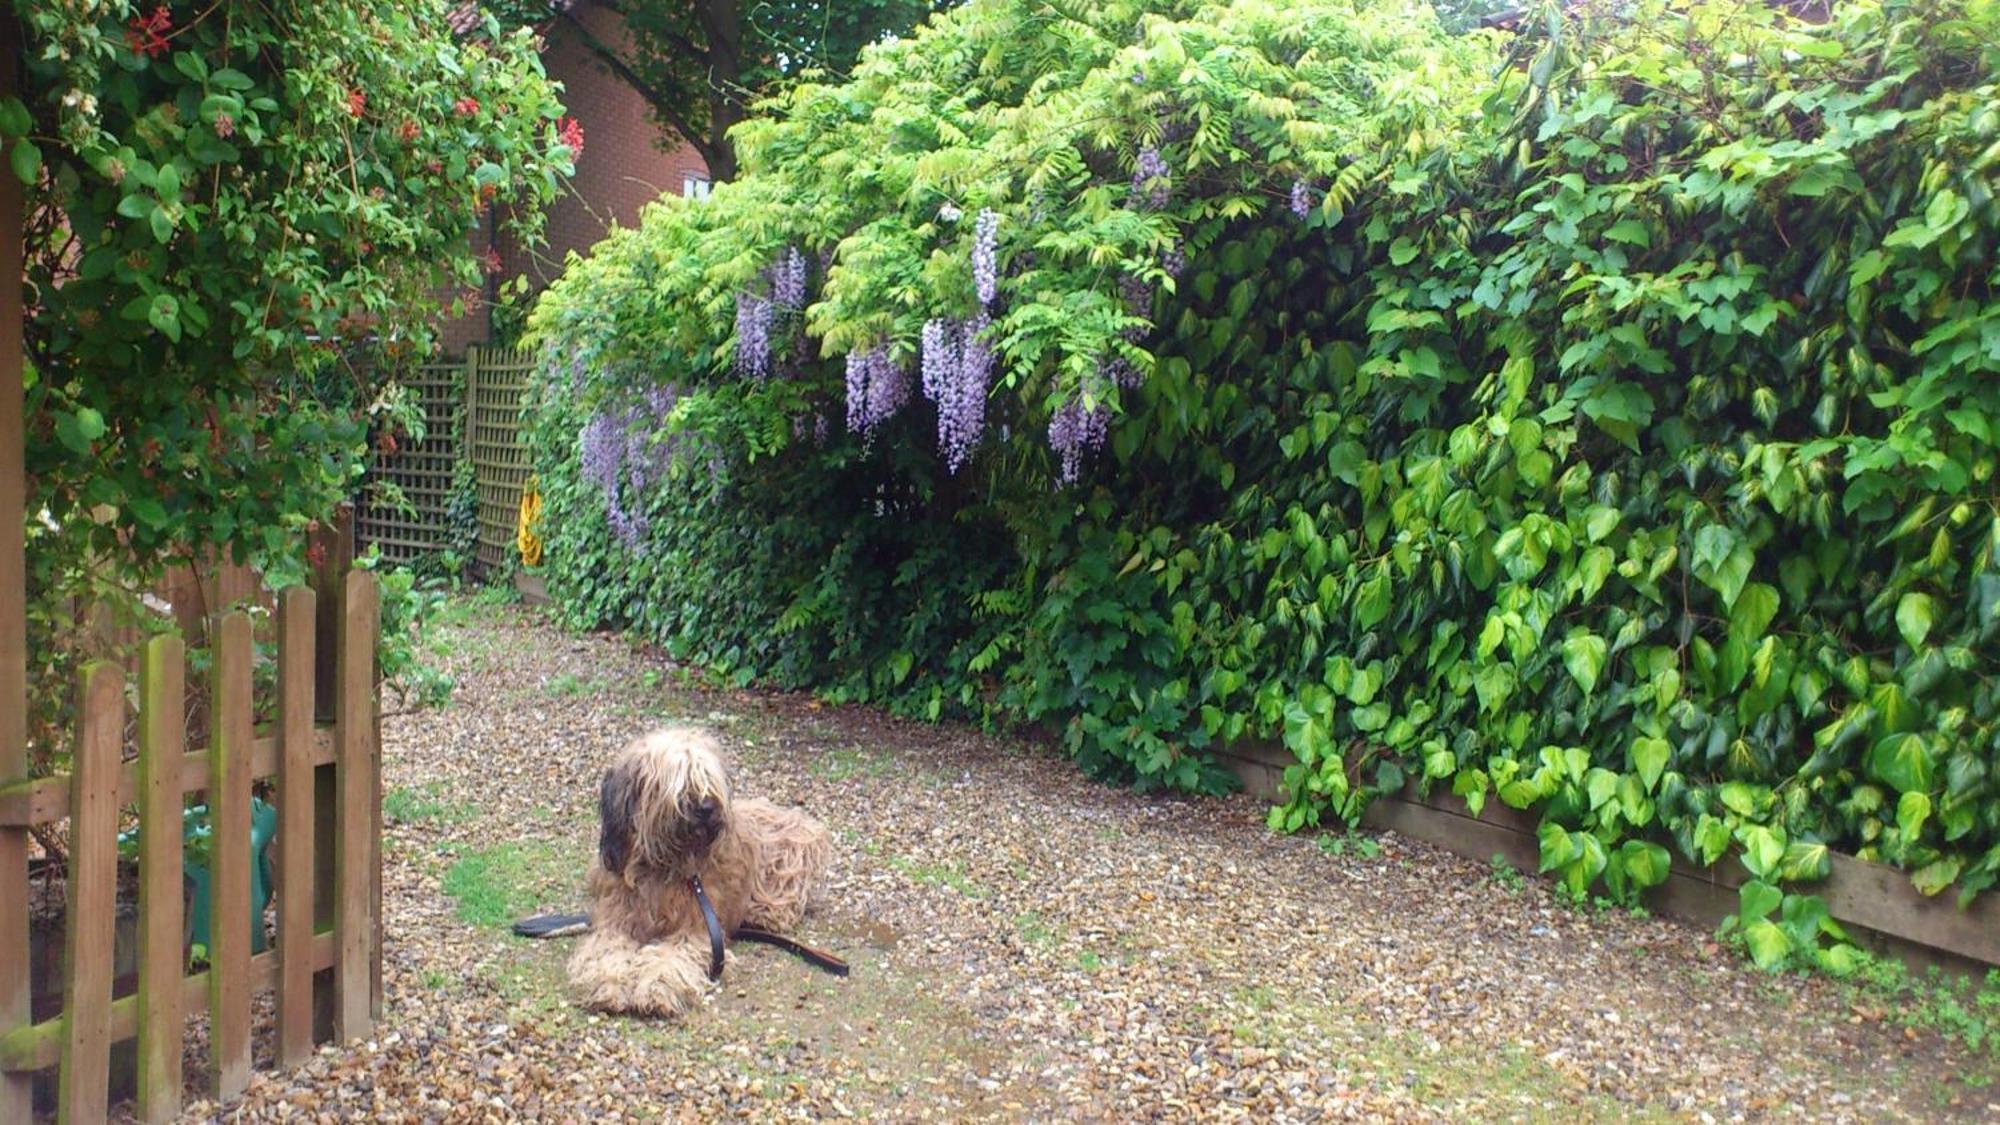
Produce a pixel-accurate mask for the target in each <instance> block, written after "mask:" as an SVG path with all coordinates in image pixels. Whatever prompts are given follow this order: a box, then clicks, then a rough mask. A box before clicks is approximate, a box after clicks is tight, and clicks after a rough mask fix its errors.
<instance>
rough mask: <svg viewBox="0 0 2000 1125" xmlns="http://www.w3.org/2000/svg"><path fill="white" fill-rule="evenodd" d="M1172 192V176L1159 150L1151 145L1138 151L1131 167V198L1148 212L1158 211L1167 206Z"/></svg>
mask: <svg viewBox="0 0 2000 1125" xmlns="http://www.w3.org/2000/svg"><path fill="white" fill-rule="evenodd" d="M1173 190H1174V181H1173V174H1172V173H1171V172H1169V171H1168V170H1167V161H1166V158H1165V157H1163V156H1161V155H1160V150H1159V149H1157V148H1154V147H1153V146H1152V145H1147V146H1146V147H1145V148H1142V149H1140V150H1139V159H1138V160H1137V161H1136V162H1135V163H1134V164H1133V166H1132V198H1133V199H1135V200H1140V201H1142V202H1143V203H1144V204H1145V205H1146V208H1147V209H1148V210H1152V211H1158V210H1160V209H1161V208H1163V207H1165V206H1166V205H1167V201H1168V199H1170V198H1171V197H1172V195H1173Z"/></svg>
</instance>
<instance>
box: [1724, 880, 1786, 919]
mask: <svg viewBox="0 0 2000 1125" xmlns="http://www.w3.org/2000/svg"><path fill="white" fill-rule="evenodd" d="M1783 901H1785V892H1783V891H1781V890H1779V889H1778V888H1776V887H1774V886H1772V885H1771V884H1769V883H1766V882H1764V881H1763V880H1762V879H1752V880H1750V881H1749V882H1747V883H1744V884H1743V886H1741V887H1740V888H1738V889H1737V892H1736V903H1737V905H1736V916H1737V918H1739V919H1741V920H1743V921H1746V922H1748V921H1755V920H1756V919H1759V918H1768V917H1770V914H1771V912H1772V911H1773V910H1776V909H1777V908H1778V904H1779V903H1781V902H1783Z"/></svg>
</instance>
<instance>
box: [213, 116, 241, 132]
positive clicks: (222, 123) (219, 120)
mask: <svg viewBox="0 0 2000 1125" xmlns="http://www.w3.org/2000/svg"><path fill="white" fill-rule="evenodd" d="M215 135H216V136H218V137H233V136H235V135H236V119H235V118H234V117H231V116H229V115H228V114H226V113H218V114H216V115H215Z"/></svg>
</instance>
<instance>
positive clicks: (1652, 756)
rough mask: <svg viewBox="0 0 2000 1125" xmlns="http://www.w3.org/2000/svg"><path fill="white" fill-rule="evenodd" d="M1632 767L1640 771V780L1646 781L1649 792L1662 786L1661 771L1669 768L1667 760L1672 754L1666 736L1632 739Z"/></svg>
mask: <svg viewBox="0 0 2000 1125" xmlns="http://www.w3.org/2000/svg"><path fill="white" fill-rule="evenodd" d="M1630 753H1631V755H1632V768H1633V769H1635V770H1638V771H1639V780H1641V781H1644V782H1645V783H1646V790H1647V792H1652V791H1654V790H1657V789H1658V788H1659V786H1660V773H1661V771H1663V770H1665V769H1666V768H1667V760H1668V758H1670V757H1671V756H1672V753H1673V751H1672V748H1671V747H1669V746H1668V745H1667V740H1666V739H1664V738H1636V739H1633V740H1632V749H1631V751H1630Z"/></svg>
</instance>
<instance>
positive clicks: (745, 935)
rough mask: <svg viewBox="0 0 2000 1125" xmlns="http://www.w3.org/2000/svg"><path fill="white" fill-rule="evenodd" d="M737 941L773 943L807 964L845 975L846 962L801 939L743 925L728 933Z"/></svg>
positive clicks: (841, 975)
mask: <svg viewBox="0 0 2000 1125" xmlns="http://www.w3.org/2000/svg"><path fill="white" fill-rule="evenodd" d="M730 936H732V937H734V938H735V939H736V940H737V941H754V942H759V943H761V944H764V945H774V946H776V947H778V948H779V949H782V950H784V951H785V952H787V953H790V954H792V955H793V956H795V957H797V958H798V959H799V960H801V961H804V962H806V963H807V964H809V965H816V966H818V967H820V968H822V969H825V970H826V971H827V972H829V973H832V974H833V975H834V976H837V977H844V976H846V975H847V962H845V961H842V960H841V959H840V958H838V957H835V956H834V955H833V954H831V953H822V952H820V951H819V950H817V949H814V948H813V947H812V946H810V945H807V944H806V943H804V942H802V941H794V940H792V939H791V938H788V937H786V936H785V935H783V934H774V933H772V932H771V931H769V930H760V929H757V928H756V927H755V926H745V927H743V928H742V929H740V930H737V931H736V932H735V933H734V934H732V935H730Z"/></svg>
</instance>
